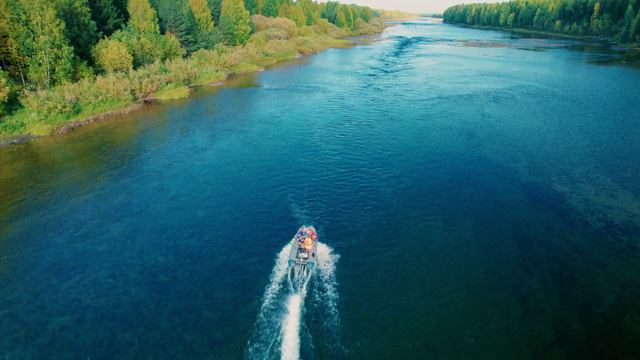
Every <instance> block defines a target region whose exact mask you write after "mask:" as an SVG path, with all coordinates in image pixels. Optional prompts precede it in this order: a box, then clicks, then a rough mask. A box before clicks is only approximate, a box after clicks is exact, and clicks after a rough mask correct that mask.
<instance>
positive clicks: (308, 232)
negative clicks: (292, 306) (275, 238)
mask: <svg viewBox="0 0 640 360" xmlns="http://www.w3.org/2000/svg"><path fill="white" fill-rule="evenodd" d="M316 234H317V233H316V230H315V228H314V227H313V226H302V227H300V229H298V232H296V235H295V236H294V237H293V239H292V240H291V244H292V246H291V253H290V254H289V260H288V264H289V270H288V277H289V284H290V286H291V290H292V291H293V292H301V291H303V290H304V289H305V288H306V286H307V283H308V282H309V279H310V278H311V276H312V274H313V271H314V270H315V268H316V266H317V261H318V260H317V256H316V253H317V249H318V239H317V235H316ZM306 238H309V239H310V243H309V242H307V243H305V242H304V240H303V239H306ZM301 240H302V241H301ZM307 241H309V240H307Z"/></svg>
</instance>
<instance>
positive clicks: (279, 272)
mask: <svg viewBox="0 0 640 360" xmlns="http://www.w3.org/2000/svg"><path fill="white" fill-rule="evenodd" d="M291 246H292V245H291V243H287V245H285V246H284V247H283V248H282V250H280V252H279V253H278V256H277V257H276V264H275V266H274V267H273V270H271V276H269V285H267V288H266V289H265V291H264V295H263V296H262V305H261V306H260V311H261V312H262V311H263V310H264V309H265V308H267V307H270V306H272V305H273V300H274V298H275V297H276V295H277V294H278V292H279V291H280V289H281V288H282V280H283V279H284V277H285V276H286V275H287V269H288V264H287V260H289V253H291Z"/></svg>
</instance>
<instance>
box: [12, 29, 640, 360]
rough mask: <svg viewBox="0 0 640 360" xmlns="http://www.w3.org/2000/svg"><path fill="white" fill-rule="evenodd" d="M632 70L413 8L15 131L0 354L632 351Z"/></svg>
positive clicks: (635, 293) (358, 355)
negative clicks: (280, 55) (294, 260)
mask: <svg viewBox="0 0 640 360" xmlns="http://www.w3.org/2000/svg"><path fill="white" fill-rule="evenodd" d="M639 88H640V71H639V70H638V69H637V68H636V67H633V66H632V65H631V64H629V63H628V62H627V61H626V60H625V58H623V56H622V55H621V54H619V53H617V52H615V51H607V50H606V49H604V48H602V47H599V46H590V45H585V44H581V43H578V42H575V41H573V40H562V39H535V38H524V37H518V36H515V35H511V34H508V33H504V32H497V31H488V30H475V29H468V28H461V27H455V26H450V25H445V24H441V23H438V22H435V21H432V20H425V19H422V20H419V21H415V22H405V23H401V24H398V25H397V26H394V27H390V28H388V29H387V30H386V31H385V32H384V34H382V35H381V37H380V39H378V40H377V41H375V42H373V43H372V44H365V45H359V46H356V47H353V48H350V49H332V50H327V51H324V52H322V53H320V54H318V55H315V56H311V57H307V58H303V59H299V60H298V61H295V62H292V63H289V64H284V65H281V66H277V67H276V68H274V69H271V70H269V71H265V72H262V73H258V74H253V75H247V76H242V77H237V78H235V79H234V80H233V81H231V83H230V84H229V86H226V87H221V88H209V89H200V90H198V91H197V92H196V93H195V94H194V96H192V97H191V98H189V99H186V100H181V101H176V102H172V103H166V104H151V105H147V106H145V108H144V110H142V111H140V112H137V113H134V114H130V115H126V116H122V117H119V118H115V119H110V120H108V121H104V122H100V123H95V124H91V125H89V126H86V127H83V128H80V129H77V130H75V131H74V132H72V133H70V134H67V135H64V136H56V137H48V138H39V139H36V140H34V141H31V142H29V143H26V144H22V145H16V146H10V147H5V148H3V149H0V198H1V199H2V201H1V203H0V358H3V359H4V358H6V359H53V358H60V359H115V358H131V359H140V358H155V359H161V358H165V359H205V358H214V359H227V358H241V357H248V358H261V357H264V356H267V357H273V358H279V356H280V355H279V354H280V353H282V352H283V351H285V350H287V349H285V347H287V346H289V345H287V344H290V346H292V347H293V348H291V349H293V351H294V353H296V354H297V355H300V356H302V357H303V358H305V359H314V358H353V359H389V358H406V359H429V358H433V359H539V358H616V357H626V358H638V357H640V276H638V274H639V271H640V251H639V245H640V235H639V234H640V160H639V159H640V140H639V139H640V106H639V105H640V92H639V91H638V89H639ZM304 223H309V224H313V225H315V226H316V227H317V228H318V231H319V235H320V239H321V241H322V243H323V244H322V246H323V249H324V250H323V251H324V252H325V255H324V256H326V259H330V262H329V260H327V263H325V268H324V269H320V270H323V271H320V273H319V274H318V275H317V276H316V278H312V280H311V282H310V285H309V286H311V288H310V289H309V293H308V294H306V299H300V298H290V299H288V300H286V299H284V298H283V299H280V300H277V301H276V300H272V298H270V297H269V296H270V295H268V293H269V289H270V288H271V287H272V286H275V285H277V284H276V283H277V281H275V282H274V281H272V280H273V279H274V276H275V277H277V275H270V274H272V272H273V273H277V272H278V269H279V268H278V266H279V264H280V263H278V261H280V260H279V259H280V258H279V257H278V254H279V253H280V252H281V251H285V250H286V248H285V249H283V247H284V246H285V245H286V244H287V242H288V241H289V239H290V238H291V236H292V235H293V234H294V232H295V231H296V229H297V228H298V226H300V225H302V224H304ZM274 263H275V265H274ZM327 264H328V265H327ZM270 276H271V280H270ZM276 280H277V279H276ZM314 283H315V284H314ZM274 284H275V285H274ZM265 289H267V290H266V291H265ZM274 301H275V302H274ZM265 304H266V305H265ZM267 305H268V306H267ZM294 305H295V307H293V306H294ZM270 306H271V307H272V308H270V309H271V310H269V311H271V313H269V314H267V313H265V311H266V310H265V308H268V307H270ZM292 316H293V317H294V318H291V317H292ZM287 319H288V320H291V321H288V320H287ZM288 329H289V330H290V329H294V333H289V332H288V331H289V330H288ZM266 332H269V335H268V336H266V335H265V334H266ZM265 336H266V337H265ZM264 343H268V344H269V345H271V348H269V349H266V350H265V349H264V347H263V346H262V345H261V344H264ZM291 349H289V350H291ZM265 351H266V352H265ZM297 355H295V354H294V357H295V356H297Z"/></svg>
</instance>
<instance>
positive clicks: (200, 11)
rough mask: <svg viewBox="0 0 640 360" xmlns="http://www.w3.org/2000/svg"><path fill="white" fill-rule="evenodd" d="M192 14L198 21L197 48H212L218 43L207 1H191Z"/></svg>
mask: <svg viewBox="0 0 640 360" xmlns="http://www.w3.org/2000/svg"><path fill="white" fill-rule="evenodd" d="M189 6H190V7H191V12H192V13H193V17H194V18H195V21H196V27H197V34H196V41H197V48H205V49H209V48H212V47H213V45H214V44H215V41H216V39H215V38H216V36H215V35H216V34H215V33H214V31H215V29H214V26H213V24H214V22H213V16H212V15H211V9H210V8H209V5H208V3H207V1H206V0H189Z"/></svg>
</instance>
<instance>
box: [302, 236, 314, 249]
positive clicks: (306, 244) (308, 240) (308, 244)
mask: <svg viewBox="0 0 640 360" xmlns="http://www.w3.org/2000/svg"><path fill="white" fill-rule="evenodd" d="M312 247H313V240H312V239H311V237H310V236H307V237H306V238H304V241H303V242H302V248H304V249H305V250H311V248H312Z"/></svg>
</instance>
